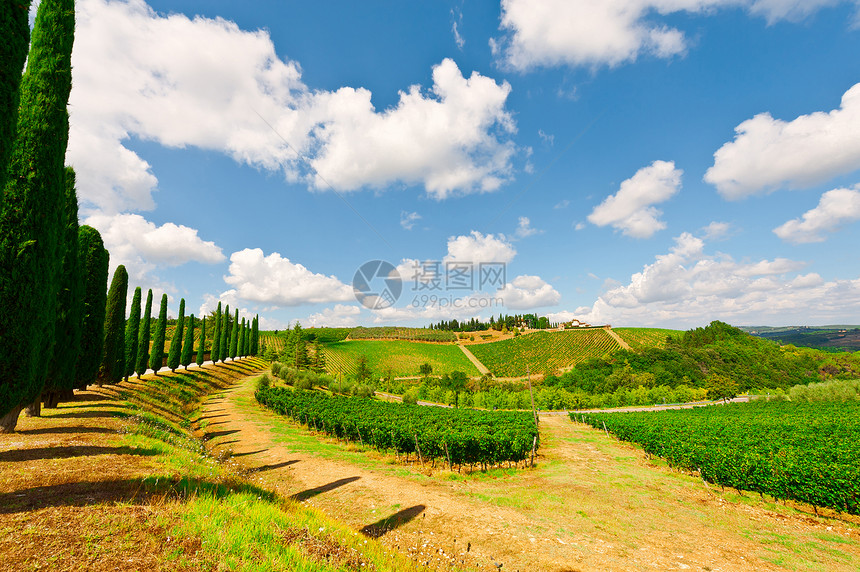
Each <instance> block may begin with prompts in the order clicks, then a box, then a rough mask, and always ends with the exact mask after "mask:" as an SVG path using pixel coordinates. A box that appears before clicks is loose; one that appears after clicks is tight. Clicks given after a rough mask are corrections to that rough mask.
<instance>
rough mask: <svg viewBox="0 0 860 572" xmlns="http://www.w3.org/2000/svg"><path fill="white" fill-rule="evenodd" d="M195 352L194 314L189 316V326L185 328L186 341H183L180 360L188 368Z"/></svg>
mask: <svg viewBox="0 0 860 572" xmlns="http://www.w3.org/2000/svg"><path fill="white" fill-rule="evenodd" d="M192 353H194V314H191V315H190V316H189V317H188V326H187V327H186V328H185V341H184V342H183V343H182V357H181V359H180V360H179V362H180V363H181V364H182V365H183V366H185V369H188V366H189V365H191V354H192Z"/></svg>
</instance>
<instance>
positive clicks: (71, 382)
mask: <svg viewBox="0 0 860 572" xmlns="http://www.w3.org/2000/svg"><path fill="white" fill-rule="evenodd" d="M63 182H64V184H65V187H66V231H65V236H64V238H63V243H64V247H65V248H64V249H63V271H62V272H61V274H60V290H59V292H58V296H59V298H58V300H57V329H56V332H55V335H54V353H53V356H52V359H51V365H50V367H49V368H48V377H47V380H46V382H45V389H44V390H43V392H42V397H43V399H44V401H45V407H48V408H54V407H56V406H57V403H59V401H60V399H62V398H64V397H68V396H71V392H72V390H73V389H74V388H75V382H76V381H77V378H76V375H75V369H76V362H77V359H78V353H79V352H80V350H81V335H82V334H83V327H84V294H85V293H86V277H85V276H84V264H85V256H84V253H83V252H82V251H81V248H80V244H79V238H78V235H79V233H80V228H79V227H78V195H77V191H76V190H75V171H74V169H72V168H71V167H66V172H65V178H64V181H63Z"/></svg>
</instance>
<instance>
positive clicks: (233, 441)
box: [218, 439, 239, 447]
mask: <svg viewBox="0 0 860 572" xmlns="http://www.w3.org/2000/svg"><path fill="white" fill-rule="evenodd" d="M238 442H239V440H238V439H233V440H232V441H224V442H223V443H218V446H219V447H223V446H224V445H232V444H233V443H238Z"/></svg>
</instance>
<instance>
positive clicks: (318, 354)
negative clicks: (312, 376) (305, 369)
mask: <svg viewBox="0 0 860 572" xmlns="http://www.w3.org/2000/svg"><path fill="white" fill-rule="evenodd" d="M325 366H326V363H325V353H324V352H323V349H322V346H321V345H320V340H319V338H317V339H315V340H314V359H313V363H312V369H313V370H314V371H315V372H317V373H325Z"/></svg>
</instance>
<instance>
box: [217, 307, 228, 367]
mask: <svg viewBox="0 0 860 572" xmlns="http://www.w3.org/2000/svg"><path fill="white" fill-rule="evenodd" d="M229 335H230V305H229V304H228V305H227V306H225V307H224V315H223V316H221V352H220V353H219V354H218V359H219V360H221V362H222V363H223V362H224V360H225V359H227V354H228V353H230V338H229Z"/></svg>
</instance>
